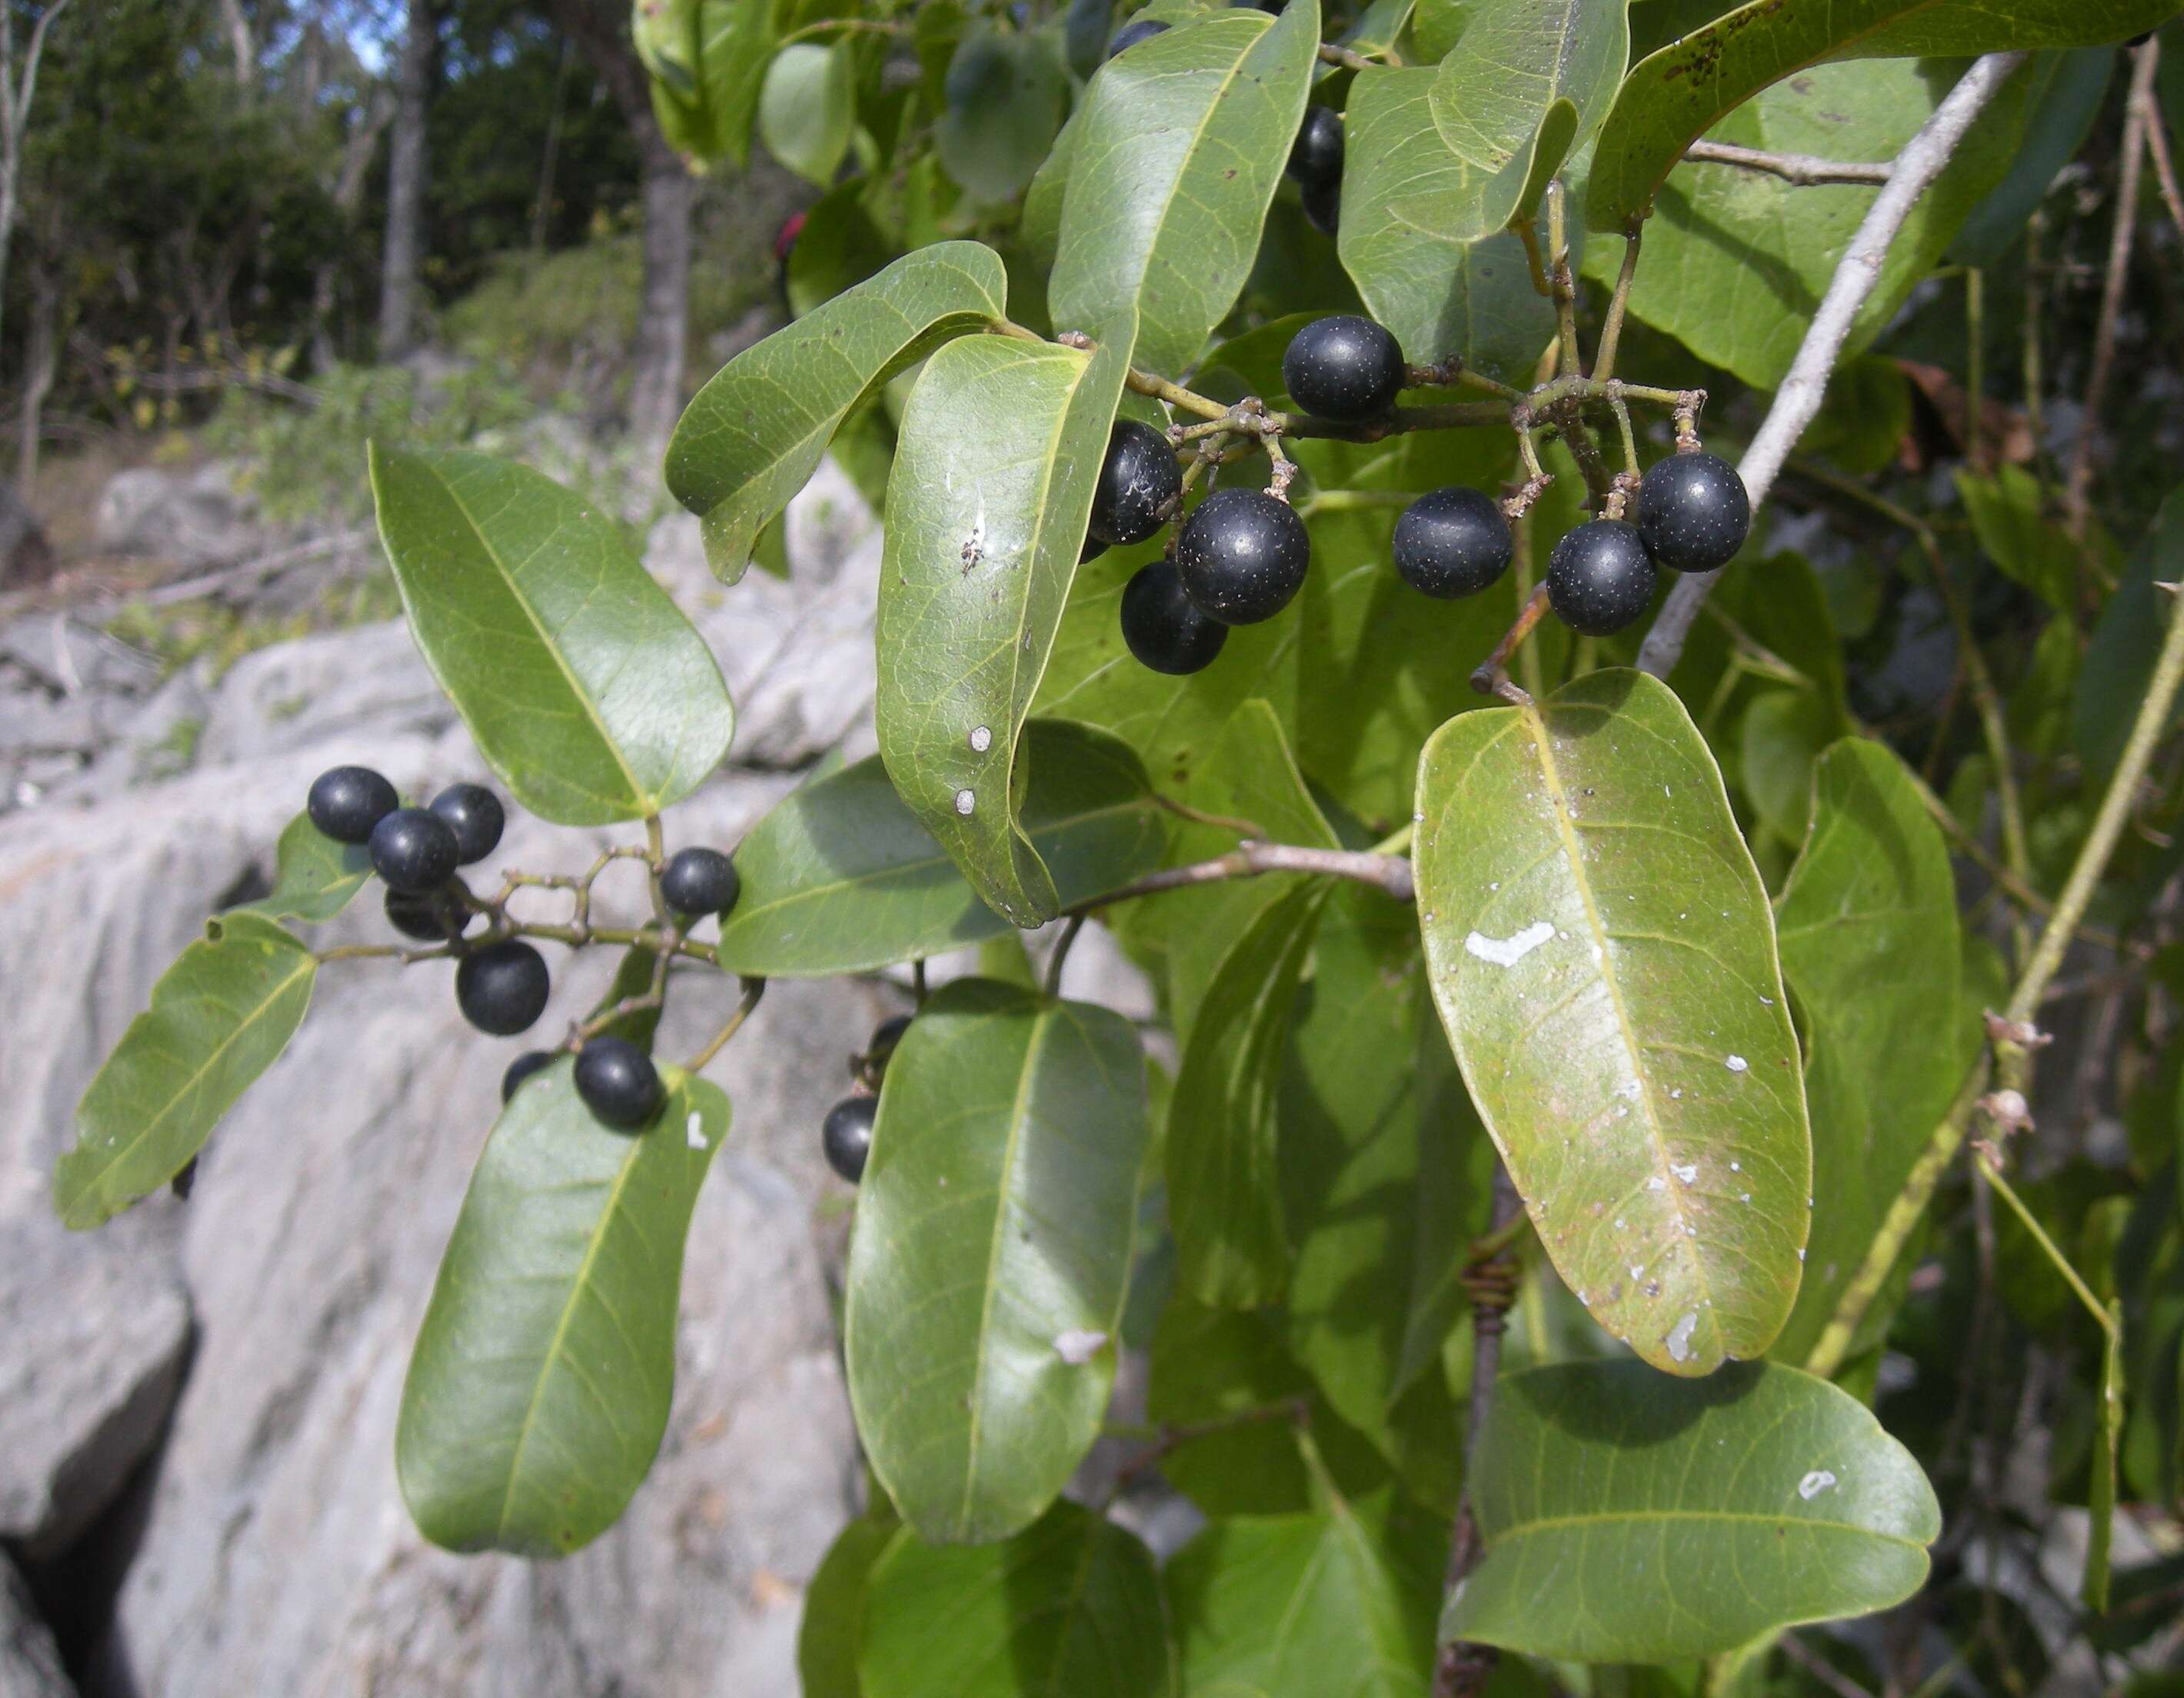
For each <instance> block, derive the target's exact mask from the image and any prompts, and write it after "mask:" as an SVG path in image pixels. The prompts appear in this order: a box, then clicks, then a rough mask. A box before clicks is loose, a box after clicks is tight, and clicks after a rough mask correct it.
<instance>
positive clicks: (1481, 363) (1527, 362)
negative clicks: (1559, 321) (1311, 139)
mask: <svg viewBox="0 0 2184 1698" xmlns="http://www.w3.org/2000/svg"><path fill="white" fill-rule="evenodd" d="M1439 77H1440V72H1439V71H1438V70H1435V69H1434V68H1433V67H1431V66H1418V67H1405V68H1403V69H1401V70H1380V69H1374V70H1363V71H1360V72H1359V73H1358V74H1357V81H1354V82H1353V83H1351V86H1350V103H1349V107H1348V109H1347V116H1348V120H1349V123H1348V129H1349V138H1348V146H1347V148H1346V153H1345V159H1346V165H1345V168H1344V170H1343V175H1342V214H1341V222H1340V234H1339V235H1338V237H1337V238H1336V243H1335V245H1336V248H1337V250H1338V251H1339V252H1340V253H1341V255H1342V264H1343V269H1344V270H1346V271H1348V272H1349V273H1350V276H1351V279H1352V281H1355V282H1356V283H1357V292H1358V293H1359V294H1360V295H1361V296H1362V297H1363V298H1364V301H1365V304H1366V306H1367V307H1368V309H1369V310H1370V311H1371V313H1372V315H1373V317H1374V318H1375V319H1377V320H1379V321H1380V322H1381V323H1382V324H1384V325H1385V326H1387V327H1388V328H1389V329H1390V330H1391V331H1394V332H1395V333H1396V340H1397V341H1399V342H1401V343H1402V345H1403V353H1404V354H1406V355H1407V357H1408V358H1409V359H1412V360H1413V361H1416V362H1418V364H1421V365H1424V364H1430V363H1432V362H1435V361H1437V360H1440V359H1446V357H1447V356H1449V355H1450V354H1459V355H1461V356H1462V357H1463V360H1464V363H1465V364H1466V365H1471V366H1474V367H1476V368H1477V369H1478V370H1481V371H1485V372H1486V373H1488V374H1489V375H1490V376H1497V377H1503V378H1510V379H1523V380H1525V381H1529V377H1530V375H1531V371H1532V368H1533V366H1534V365H1535V364H1536V363H1537V361H1538V359H1539V354H1540V350H1541V348H1545V347H1546V344H1547V342H1548V340H1549V339H1550V338H1551V337H1552V336H1553V335H1554V308H1553V306H1552V303H1549V302H1547V301H1546V299H1544V298H1542V297H1541V295H1540V294H1539V292H1537V291H1536V290H1535V289H1534V288H1533V287H1532V278H1531V272H1530V270H1529V267H1528V266H1527V264H1526V263H1525V259H1524V248H1523V247H1522V246H1521V245H1520V244H1519V243H1518V240H1517V238H1516V237H1514V236H1508V235H1502V236H1490V237H1485V239H1483V240H1471V239H1468V238H1467V237H1462V236H1458V235H1455V234H1451V231H1460V230H1463V229H1465V228H1467V227H1471V226H1475V225H1476V224H1477V223H1478V220H1479V216H1480V214H1479V188H1478V184H1477V182H1476V181H1475V179H1476V175H1477V174H1476V173H1475V172H1474V170H1472V168H1471V167H1469V166H1468V165H1467V164H1465V163H1464V162H1463V160H1462V159H1459V158H1458V157H1457V155H1456V154H1455V153H1451V151H1450V150H1449V148H1448V146H1447V144H1446V142H1443V141H1442V139H1441V136H1440V127H1439V125H1438V124H1437V123H1436V121H1435V111H1434V89H1435V84H1436V82H1437V81H1438V79H1439ZM1519 187H1521V183H1520V184H1519ZM1513 198H1514V195H1513V196H1512V199H1513Z"/></svg>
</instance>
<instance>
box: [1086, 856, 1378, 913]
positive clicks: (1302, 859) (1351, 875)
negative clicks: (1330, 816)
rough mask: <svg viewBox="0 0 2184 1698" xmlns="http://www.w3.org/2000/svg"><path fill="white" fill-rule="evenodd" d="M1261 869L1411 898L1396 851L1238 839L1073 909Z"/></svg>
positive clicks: (1249, 874)
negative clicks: (1343, 880)
mask: <svg viewBox="0 0 2184 1698" xmlns="http://www.w3.org/2000/svg"><path fill="white" fill-rule="evenodd" d="M1263 872H1311V873H1318V874H1320V875H1322V876H1323V877H1329V878H1347V879H1350V880H1352V881H1354V882H1357V883H1359V884H1369V885H1372V886H1373V887H1374V888H1376V889H1379V890H1385V892H1387V894H1389V895H1390V896H1391V897H1393V898H1394V899H1396V901H1398V902H1409V901H1412V900H1414V899H1415V896H1416V890H1415V887H1414V886H1413V884H1412V879H1411V863H1410V860H1409V859H1408V858H1407V856H1404V855H1375V854H1373V853H1372V852H1371V851H1369V850H1366V849H1307V848H1306V847H1305V846H1304V845H1302V844H1301V843H1239V844H1238V845H1237V846H1236V847H1235V848H1234V849H1231V850H1230V851H1229V853H1228V854H1227V855H1216V856H1214V857H1213V859H1212V860H1200V861H1193V862H1192V863H1191V864H1190V866H1170V867H1163V868H1162V870H1161V871H1158V872H1153V873H1148V874H1146V875H1145V877H1143V878H1141V879H1139V880H1138V881H1137V882H1135V883H1134V884H1127V885H1124V886H1123V888H1121V889H1120V890H1117V891H1112V892H1111V893H1110V894H1107V895H1106V896H1102V897H1099V898H1097V899H1095V900H1093V901H1090V902H1086V903H1083V904H1081V905H1079V906H1078V908H1075V909H1072V910H1069V911H1070V912H1071V913H1073V914H1075V913H1080V912H1089V911H1090V910H1093V909H1095V908H1106V907H1107V906H1109V905H1112V904H1114V903H1117V902H1127V901H1128V900H1129V899H1131V898H1132V897H1134V896H1154V895H1157V894H1159V893H1160V892H1162V891H1163V890H1182V889H1184V888H1188V887H1190V886H1191V885H1195V884H1217V883H1220V882H1222V881H1223V880H1224V879H1230V878H1256V877H1258V876H1259V875H1260V874H1261V873H1263Z"/></svg>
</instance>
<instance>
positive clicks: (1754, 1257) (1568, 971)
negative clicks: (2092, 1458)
mask: <svg viewBox="0 0 2184 1698" xmlns="http://www.w3.org/2000/svg"><path fill="white" fill-rule="evenodd" d="M1418 815H1419V821H1418V837H1417V843H1416V847H1415V851H1414V853H1415V856H1416V862H1417V877H1418V910H1419V914H1420V917H1421V921H1422V930H1423V931H1424V936H1425V944H1426V960H1427V963H1428V965H1429V968H1430V970H1431V977H1432V982H1433V990H1434V996H1435V1000H1436V1001H1437V1002H1438V1003H1439V1005H1440V1015H1441V1020H1442V1022H1443V1023H1444V1024H1446V1027H1447V1028H1448V1033H1449V1037H1450V1039H1451V1042H1452V1044H1453V1045H1454V1047H1455V1049H1456V1055H1457V1061H1459V1062H1460V1063H1461V1064H1462V1066H1463V1077H1464V1081H1465V1083H1467V1084H1468V1085H1469V1087H1470V1088H1471V1097H1472V1100H1473V1101H1474V1103H1476V1104H1477V1105H1478V1107H1479V1115H1480V1117H1481V1118H1482V1119H1483V1120H1484V1121H1485V1123H1486V1127H1487V1130H1488V1131H1489V1132H1490V1133H1492V1134H1493V1138H1494V1141H1495V1144H1496V1145H1497V1146H1498V1147H1499V1149H1500V1150H1501V1151H1502V1160H1503V1161H1504V1162H1506V1163H1507V1166H1508V1169H1509V1173H1510V1177H1512V1178H1513V1180H1514V1181H1515V1182H1516V1185H1517V1189H1518V1191H1519V1192H1521V1193H1522V1194H1523V1195H1524V1200H1525V1203H1526V1205H1528V1207H1529V1209H1530V1211H1531V1214H1532V1218H1533V1221H1534V1222H1535V1225H1536V1226H1537V1227H1538V1228H1539V1234H1540V1239H1541V1243H1542V1244H1544V1245H1545V1246H1546V1250H1547V1253H1548V1255H1550V1256H1551V1257H1552V1260H1553V1261H1554V1264H1555V1267H1556V1269H1557V1272H1560V1273H1561V1275H1562V1277H1563V1280H1564V1281H1565V1282H1566V1283H1568V1285H1569V1287H1570V1289H1572V1290H1574V1292H1576V1293H1577V1294H1578V1295H1579V1297H1580V1300H1582V1301H1584V1302H1585V1304H1586V1305H1587V1306H1588V1307H1589V1308H1590V1309H1591V1312H1592V1317H1593V1318H1594V1319H1595V1320H1596V1321H1597V1322H1599V1323H1600V1324H1601V1325H1602V1327H1604V1328H1607V1330H1608V1331H1609V1332H1610V1333H1613V1334H1614V1335H1615V1336H1616V1337H1618V1338H1619V1339H1624V1340H1625V1341H1626V1342H1627V1343H1629V1344H1630V1346H1631V1347H1632V1348H1633V1349H1634V1350H1636V1351H1637V1352H1638V1354H1639V1355H1640V1356H1643V1357H1644V1358H1645V1359H1646V1361H1649V1362H1651V1363H1652V1364H1653V1365H1654V1366H1655V1367H1658V1368H1660V1369H1662V1370H1663V1371H1664V1372H1669V1373H1673V1374H1680V1375H1697V1374H1706V1373H1711V1372H1713V1370H1714V1369H1715V1368H1717V1367H1719V1366H1720V1365H1721V1363H1722V1362H1723V1361H1724V1359H1726V1358H1728V1357H1731V1356H1735V1357H1740V1358H1747V1359H1748V1358H1751V1357H1753V1356H1758V1355H1760V1354H1761V1353H1762V1352H1763V1351H1764V1350H1766V1348H1767V1346H1768V1344H1769V1343H1770V1342H1772V1341H1773V1339H1774V1337H1775V1333H1778V1332H1779V1331H1780V1330H1781V1327H1782V1323H1783V1322H1784V1321H1785V1320H1786V1318H1787V1317H1788V1315H1789V1312H1790V1306H1791V1300H1793V1298H1794V1297H1795V1295H1796V1293H1797V1276H1798V1262H1797V1251H1798V1250H1799V1248H1800V1247H1801V1246H1802V1244H1804V1242H1805V1239H1806V1235H1807V1233H1808V1228H1809V1224H1810V1222H1809V1218H1808V1208H1807V1203H1806V1198H1807V1195H1808V1191H1809V1189H1810V1182H1811V1178H1812V1171H1813V1169H1812V1146H1811V1141H1810V1135H1809V1133H1808V1131H1807V1128H1806V1123H1805V1097H1804V1091H1803V1088H1802V1080H1801V1078H1800V1077H1799V1072H1798V1055H1797V1038H1796V1036H1795V1034H1794V1033H1793V1032H1792V1031H1791V1025H1790V1014H1789V1010H1788V1008H1787V1006H1786V1000H1785V998H1784V996H1783V993H1782V981H1781V975H1780V971H1779V969H1778V968H1777V966H1776V965H1775V927H1774V921H1773V916H1772V915H1771V914H1770V913H1769V910H1768V906H1767V898H1766V894H1765V892H1764V891H1763V889H1762V888H1761V886H1760V882H1759V875H1758V871H1757V870H1756V869H1755V868H1754V867H1753V866H1752V856H1751V853H1750V851H1749V850H1747V849H1746V848H1745V845H1744V839H1743V838H1741V836H1739V835H1738V833H1737V830H1736V821H1734V820H1733V819H1732V818H1731V817H1730V811H1729V799H1728V797H1727V795H1726V794H1725V793H1724V791H1723V789H1722V783H1721V775H1720V773H1719V771H1717V770H1716V769H1715V766H1714V764H1713V757H1712V756H1711V755H1709V754H1708V753H1707V748H1706V744H1705V743H1704V741H1703V740H1702V738H1700V736H1699V734H1698V732H1697V730H1696V729H1695V728H1694V727H1692V725H1691V720H1690V717H1689V716H1688V715H1686V714H1685V712H1684V709H1683V704H1681V703H1680V702H1679V701H1678V700H1677V699H1675V697H1674V695H1673V694H1671V693H1669V689H1668V688H1667V687H1666V686H1665V685H1663V684H1661V683H1659V682H1657V681H1655V680H1654V679H1652V678H1650V677H1648V676H1646V675H1645V674H1643V673H1641V672H1635V671H1619V670H1611V671H1600V672H1594V673H1591V674H1589V675H1587V676H1584V677H1581V678H1580V679H1578V680H1577V681H1576V682H1574V683H1573V684H1570V685H1568V686H1567V687H1566V688H1563V689H1562V690H1560V691H1558V692H1557V693H1555V694H1554V695H1552V696H1551V697H1549V698H1547V699H1546V700H1545V701H1544V702H1543V703H1541V704H1540V705H1539V706H1538V707H1536V708H1534V707H1524V708H1500V709H1492V710H1487V711H1485V712H1479V713H1468V714H1463V715H1458V716H1457V718H1455V719H1453V720H1451V721H1450V722H1449V723H1448V724H1447V725H1446V726H1445V727H1442V728H1441V730H1440V732H1437V733H1435V737H1434V738H1433V740H1432V741H1431V742H1430V743H1428V744H1427V745H1426V750H1425V754H1424V758H1423V760H1421V761H1420V762H1419V765H1418Z"/></svg>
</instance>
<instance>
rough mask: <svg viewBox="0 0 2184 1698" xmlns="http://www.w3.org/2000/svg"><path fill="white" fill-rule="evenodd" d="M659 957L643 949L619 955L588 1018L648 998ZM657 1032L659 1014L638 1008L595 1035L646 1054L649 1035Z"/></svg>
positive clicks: (630, 950)
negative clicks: (613, 1040) (605, 985)
mask: <svg viewBox="0 0 2184 1698" xmlns="http://www.w3.org/2000/svg"><path fill="white" fill-rule="evenodd" d="M658 960H659V957H658V956H656V955H654V954H653V953H652V951H651V950H649V949H646V948H644V947H643V945H641V944H640V945H637V946H634V947H632V948H630V949H625V950H623V951H622V955H621V960H620V961H618V962H617V963H616V966H615V976H614V977H613V979H612V980H610V982H609V983H608V985H607V988H606V991H605V993H604V994H603V995H602V996H601V997H600V998H599V1001H598V1002H597V1003H596V1004H595V1005H593V1009H592V1012H591V1016H590V1018H592V1019H593V1020H596V1019H598V1018H599V1016H601V1015H603V1014H604V1013H606V1012H607V1011H608V1010H610V1009H614V1008H618V1007H620V1006H621V1005H622V1004H623V1003H625V1002H628V1001H632V1000H634V999H640V998H643V997H645V996H649V994H651V992H652V983H653V968H654V965H655V962H657V961H658ZM659 1029H660V1010H658V1009H656V1008H640V1009H636V1010H632V1011H630V1012H628V1013H626V1014H621V1015H618V1016H616V1017H615V1019H613V1020H612V1021H610V1022H608V1023H607V1024H606V1025H604V1026H603V1027H600V1028H599V1031H600V1032H601V1033H604V1034H606V1035H610V1036H612V1037H616V1038H622V1039H624V1040H625V1041H627V1042H628V1043H631V1044H636V1045H637V1047H638V1049H643V1050H644V1051H645V1052H646V1053H647V1054H649V1053H650V1052H651V1049H652V1038H653V1034H654V1033H655V1032H657V1031H659Z"/></svg>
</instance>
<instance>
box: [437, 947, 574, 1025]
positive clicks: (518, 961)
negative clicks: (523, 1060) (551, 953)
mask: <svg viewBox="0 0 2184 1698" xmlns="http://www.w3.org/2000/svg"><path fill="white" fill-rule="evenodd" d="M549 988H551V981H550V979H549V977H548V975H547V971H546V958H545V957H544V956H543V955H540V954H539V953H538V950H536V949H532V947H531V945H530V944H526V943H525V942H523V941H522V939H521V938H503V939H502V940H501V941H500V942H499V943H498V944H487V945H486V947H485V948H483V949H479V950H477V951H476V952H475V953H473V954H471V955H465V956H464V957H463V964H462V965H461V966H459V967H457V968H456V969H455V1002H456V1004H457V1005H459V1006H460V1008H461V1009H462V1010H463V1018H464V1019H465V1020H467V1021H469V1022H470V1023H471V1025H473V1026H475V1027H477V1029H478V1030H479V1031H481V1032H489V1033H492V1034H493V1036H494V1037H496V1038H513V1037H514V1036H515V1034H516V1033H519V1032H526V1031H528V1030H529V1029H530V1028H531V1027H532V1026H533V1025H535V1024H537V1023H538V1016H540V1015H542V1014H543V1013H544V1012H545V1011H546V993H547V991H548V990H549Z"/></svg>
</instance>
